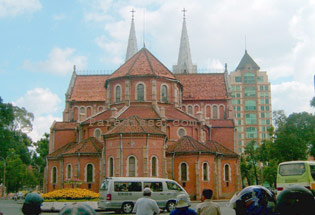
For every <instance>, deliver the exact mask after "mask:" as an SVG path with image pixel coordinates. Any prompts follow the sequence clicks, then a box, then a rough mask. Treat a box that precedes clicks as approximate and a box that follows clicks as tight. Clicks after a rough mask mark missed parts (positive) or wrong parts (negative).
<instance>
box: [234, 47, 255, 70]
mask: <svg viewBox="0 0 315 215" xmlns="http://www.w3.org/2000/svg"><path fill="white" fill-rule="evenodd" d="M246 65H251V66H252V68H253V69H255V70H259V69H260V67H259V66H258V65H257V63H256V62H255V61H254V60H253V58H252V57H251V56H249V54H248V53H247V50H245V54H244V56H243V57H242V60H241V62H240V63H239V64H238V66H237V67H236V70H242V69H245V67H246Z"/></svg>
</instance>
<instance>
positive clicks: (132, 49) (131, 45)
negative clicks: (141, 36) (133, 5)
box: [126, 9, 138, 61]
mask: <svg viewBox="0 0 315 215" xmlns="http://www.w3.org/2000/svg"><path fill="white" fill-rule="evenodd" d="M130 12H131V13H132V18H131V26H130V32H129V39H128V47H127V53H126V61H127V60H129V58H131V57H132V56H133V55H134V54H136V53H137V52H138V47H137V38H136V31H135V23H134V13H135V12H136V11H135V10H134V9H132V10H131V11H130Z"/></svg>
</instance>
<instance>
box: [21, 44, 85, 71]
mask: <svg viewBox="0 0 315 215" xmlns="http://www.w3.org/2000/svg"><path fill="white" fill-rule="evenodd" d="M74 53H75V49H72V48H65V49H61V48H53V49H52V50H51V52H50V53H49V56H48V59H47V60H45V61H41V62H35V63H33V62H30V61H29V60H26V61H25V62H24V64H23V68H24V69H26V70H29V71H33V72H47V73H53V74H57V75H66V74H68V73H71V72H72V71H73V65H76V66H77V68H79V69H84V68H86V65H87V58H86V57H85V56H75V55H74Z"/></svg>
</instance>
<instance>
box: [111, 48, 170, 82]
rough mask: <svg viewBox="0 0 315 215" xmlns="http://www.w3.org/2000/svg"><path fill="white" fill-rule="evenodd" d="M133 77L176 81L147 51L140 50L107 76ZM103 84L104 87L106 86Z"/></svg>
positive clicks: (144, 49) (112, 77)
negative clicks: (150, 77)
mask: <svg viewBox="0 0 315 215" xmlns="http://www.w3.org/2000/svg"><path fill="white" fill-rule="evenodd" d="M135 76H141V77H143V76H152V77H162V78H168V79H176V78H175V76H174V75H173V73H172V72H171V71H169V70H168V68H167V67H166V66H164V65H163V64H162V63H161V62H160V61H159V60H158V59H157V58H156V57H154V56H153V54H152V53H151V52H149V50H147V49H146V48H142V49H141V50H140V51H138V53H137V54H135V55H134V56H132V57H131V58H130V59H129V60H128V61H127V62H126V63H124V64H123V65H122V66H121V67H119V68H118V69H117V70H116V71H115V72H113V74H111V75H110V76H109V78H108V79H107V80H106V83H107V82H108V81H109V80H110V79H114V78H122V77H135ZM106 83H105V85H106Z"/></svg>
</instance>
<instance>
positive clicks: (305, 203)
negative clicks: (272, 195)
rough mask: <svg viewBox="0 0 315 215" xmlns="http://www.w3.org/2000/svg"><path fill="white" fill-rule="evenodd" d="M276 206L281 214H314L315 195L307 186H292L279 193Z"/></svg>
mask: <svg viewBox="0 0 315 215" xmlns="http://www.w3.org/2000/svg"><path fill="white" fill-rule="evenodd" d="M276 208H277V211H278V213H279V214H280V215H283V214H285V215H290V214H294V215H299V214H301V215H302V214H303V215H308V214H314V210H315V200H314V195H313V193H312V192H311V191H310V190H308V189H306V188H305V187H302V186H299V185H294V186H290V187H288V188H286V189H285V190H283V191H282V192H281V193H280V194H279V195H278V197H277V205H276Z"/></svg>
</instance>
